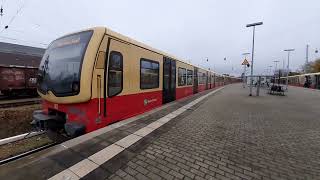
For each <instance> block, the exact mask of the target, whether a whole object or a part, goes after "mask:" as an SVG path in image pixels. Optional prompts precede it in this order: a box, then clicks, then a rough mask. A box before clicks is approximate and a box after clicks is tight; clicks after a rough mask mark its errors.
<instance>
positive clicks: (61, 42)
mask: <svg viewBox="0 0 320 180" xmlns="http://www.w3.org/2000/svg"><path fill="white" fill-rule="evenodd" d="M92 33H93V32H92V31H85V32H80V33H76V34H72V35H68V36H64V37H62V38H60V39H57V40H55V41H53V42H52V43H51V44H50V46H49V47H48V48H47V50H46V52H45V54H44V55H43V58H42V60H41V63H40V67H39V74H38V90H39V91H40V92H41V93H43V94H46V93H47V92H48V91H51V92H52V93H53V94H55V95H56V96H70V95H76V94H78V93H79V91H80V73H81V65H82V61H83V58H84V54H85V51H86V49H87V46H88V43H89V40H90V38H91V36H92Z"/></svg>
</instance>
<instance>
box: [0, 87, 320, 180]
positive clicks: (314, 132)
mask: <svg viewBox="0 0 320 180" xmlns="http://www.w3.org/2000/svg"><path fill="white" fill-rule="evenodd" d="M319 117H320V92H319V91H311V90H308V89H303V88H290V89H289V92H288V93H287V94H286V96H271V95H267V94H266V92H265V91H264V90H262V91H261V96H259V97H248V89H247V88H246V89H243V88H242V86H241V85H240V84H235V85H228V86H226V87H225V88H224V89H222V90H220V91H217V92H215V91H207V92H204V93H201V94H198V95H196V96H193V97H191V98H187V99H184V100H182V101H178V102H175V103H171V104H170V105H167V106H166V107H165V108H161V109H159V110H157V111H154V112H153V113H150V114H149V115H147V116H142V117H141V118H136V119H133V120H131V121H130V120H129V121H128V123H122V124H120V125H114V126H111V128H109V130H105V132H103V133H96V135H94V136H93V135H91V137H87V139H86V141H81V140H80V141H79V140H74V141H73V142H71V143H66V144H65V145H64V146H65V148H64V147H63V146H59V147H56V148H55V149H51V150H48V151H46V152H41V153H38V154H35V155H32V156H30V157H27V158H24V159H21V160H19V161H16V162H12V163H10V164H7V165H5V166H0V179H49V178H51V179H320V156H319V155H320V151H319V150H320V121H319V120H320V118H319ZM84 139H85V138H84ZM75 142H78V143H75Z"/></svg>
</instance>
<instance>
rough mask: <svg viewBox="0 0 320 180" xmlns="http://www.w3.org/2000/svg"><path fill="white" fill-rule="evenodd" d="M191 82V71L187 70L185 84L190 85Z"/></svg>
mask: <svg viewBox="0 0 320 180" xmlns="http://www.w3.org/2000/svg"><path fill="white" fill-rule="evenodd" d="M192 83H193V71H192V70H188V72H187V85H192Z"/></svg>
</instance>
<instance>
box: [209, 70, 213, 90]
mask: <svg viewBox="0 0 320 180" xmlns="http://www.w3.org/2000/svg"><path fill="white" fill-rule="evenodd" d="M211 88H212V82H211V73H209V89H211Z"/></svg>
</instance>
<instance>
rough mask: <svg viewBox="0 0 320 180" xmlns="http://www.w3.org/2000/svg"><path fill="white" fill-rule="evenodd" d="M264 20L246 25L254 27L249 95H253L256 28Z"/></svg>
mask: <svg viewBox="0 0 320 180" xmlns="http://www.w3.org/2000/svg"><path fill="white" fill-rule="evenodd" d="M262 24H263V22H256V23H252V24H247V25H246V27H253V33H252V34H253V38H252V53H251V55H252V56H251V57H252V58H251V76H250V94H249V96H252V86H253V82H252V81H253V57H254V34H255V30H256V26H259V25H262Z"/></svg>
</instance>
